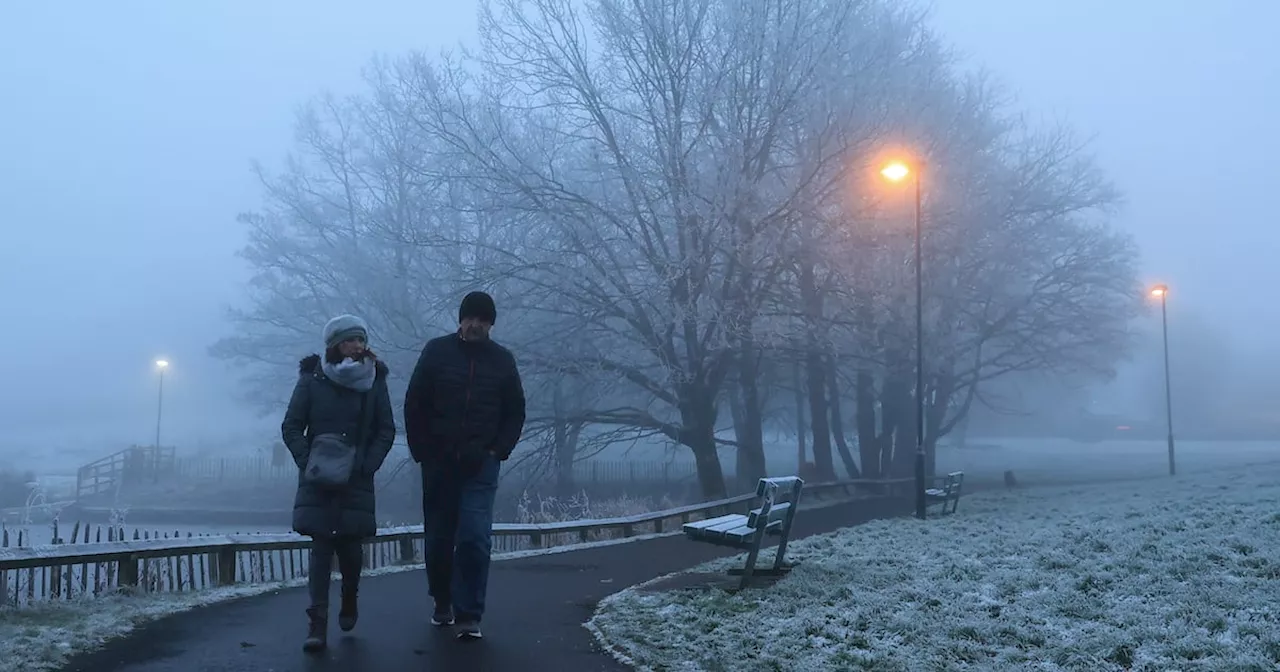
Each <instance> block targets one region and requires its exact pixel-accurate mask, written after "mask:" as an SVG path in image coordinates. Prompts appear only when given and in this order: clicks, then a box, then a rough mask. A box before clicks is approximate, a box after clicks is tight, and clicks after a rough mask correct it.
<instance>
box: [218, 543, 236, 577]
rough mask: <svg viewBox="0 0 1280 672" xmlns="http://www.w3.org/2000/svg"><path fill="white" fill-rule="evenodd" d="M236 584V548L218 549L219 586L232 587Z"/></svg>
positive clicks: (224, 547)
mask: <svg viewBox="0 0 1280 672" xmlns="http://www.w3.org/2000/svg"><path fill="white" fill-rule="evenodd" d="M235 582H236V547H235V546H223V547H222V548H219V549H218V585H219V586H231V585H234V584H235Z"/></svg>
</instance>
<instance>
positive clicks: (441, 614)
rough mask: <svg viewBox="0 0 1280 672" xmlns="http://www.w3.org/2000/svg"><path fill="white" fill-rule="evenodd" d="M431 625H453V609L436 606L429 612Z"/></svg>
mask: <svg viewBox="0 0 1280 672" xmlns="http://www.w3.org/2000/svg"><path fill="white" fill-rule="evenodd" d="M431 625H434V626H436V627H444V626H447V625H453V609H450V608H449V607H444V608H443V609H442V608H440V607H436V610H435V611H434V612H433V613H432V614H431Z"/></svg>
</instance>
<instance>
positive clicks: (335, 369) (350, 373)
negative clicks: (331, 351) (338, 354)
mask: <svg viewBox="0 0 1280 672" xmlns="http://www.w3.org/2000/svg"><path fill="white" fill-rule="evenodd" d="M377 366H378V365H377V363H376V361H375V360H374V359H373V358H372V357H365V358H364V361H360V362H357V361H355V360H353V359H351V358H350V357H348V358H346V359H344V360H342V361H341V362H338V363H337V364H330V363H329V362H328V361H326V362H325V363H324V364H321V365H320V369H321V370H322V371H324V375H325V376H327V377H328V378H329V380H332V381H333V382H335V383H337V384H339V385H341V386H343V387H349V388H351V389H353V390H355V391H357V392H368V391H369V390H371V389H373V379H374V378H375V377H376V376H377V374H378V368H377Z"/></svg>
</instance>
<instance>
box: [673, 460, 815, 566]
mask: <svg viewBox="0 0 1280 672" xmlns="http://www.w3.org/2000/svg"><path fill="white" fill-rule="evenodd" d="M803 487H804V480H803V479H801V478H800V477H798V476H784V477H780V478H762V479H760V483H759V484H757V485H756V497H757V502H756V504H757V506H756V508H754V509H752V510H751V511H749V512H747V513H746V514H745V515H743V514H740V513H734V514H729V515H727V516H719V517H717V518H708V519H707V520H699V521H696V522H692V523H685V524H684V527H683V529H684V534H685V537H687V538H688V539H690V540H692V541H700V542H703V543H707V544H714V545H716V546H725V547H728V548H736V549H738V550H742V551H746V552H747V563H746V566H745V567H743V568H742V570H741V571H740V572H739V571H733V570H731V571H730V574H741V576H742V580H741V582H740V583H739V586H738V587H739V589H743V588H746V587H747V585H748V584H749V583H750V582H751V577H752V575H754V574H761V575H770V576H777V575H780V574H783V573H785V572H786V571H788V570H789V569H790V567H786V566H784V565H783V560H784V558H785V557H786V553H787V541H788V540H789V539H790V538H791V523H792V521H794V520H795V517H796V507H797V506H799V504H800V490H801V489H802V488H803ZM766 534H769V535H775V536H777V537H779V541H778V552H777V554H776V555H775V556H774V559H773V567H772V568H764V569H760V570H757V569H756V558H757V557H759V555H760V547H761V546H763V545H764V538H765V535H766Z"/></svg>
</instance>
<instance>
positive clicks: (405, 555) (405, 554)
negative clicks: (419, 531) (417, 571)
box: [400, 537, 414, 565]
mask: <svg viewBox="0 0 1280 672" xmlns="http://www.w3.org/2000/svg"><path fill="white" fill-rule="evenodd" d="M413 561H414V552H413V537H400V564H402V565H411V564H413Z"/></svg>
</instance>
